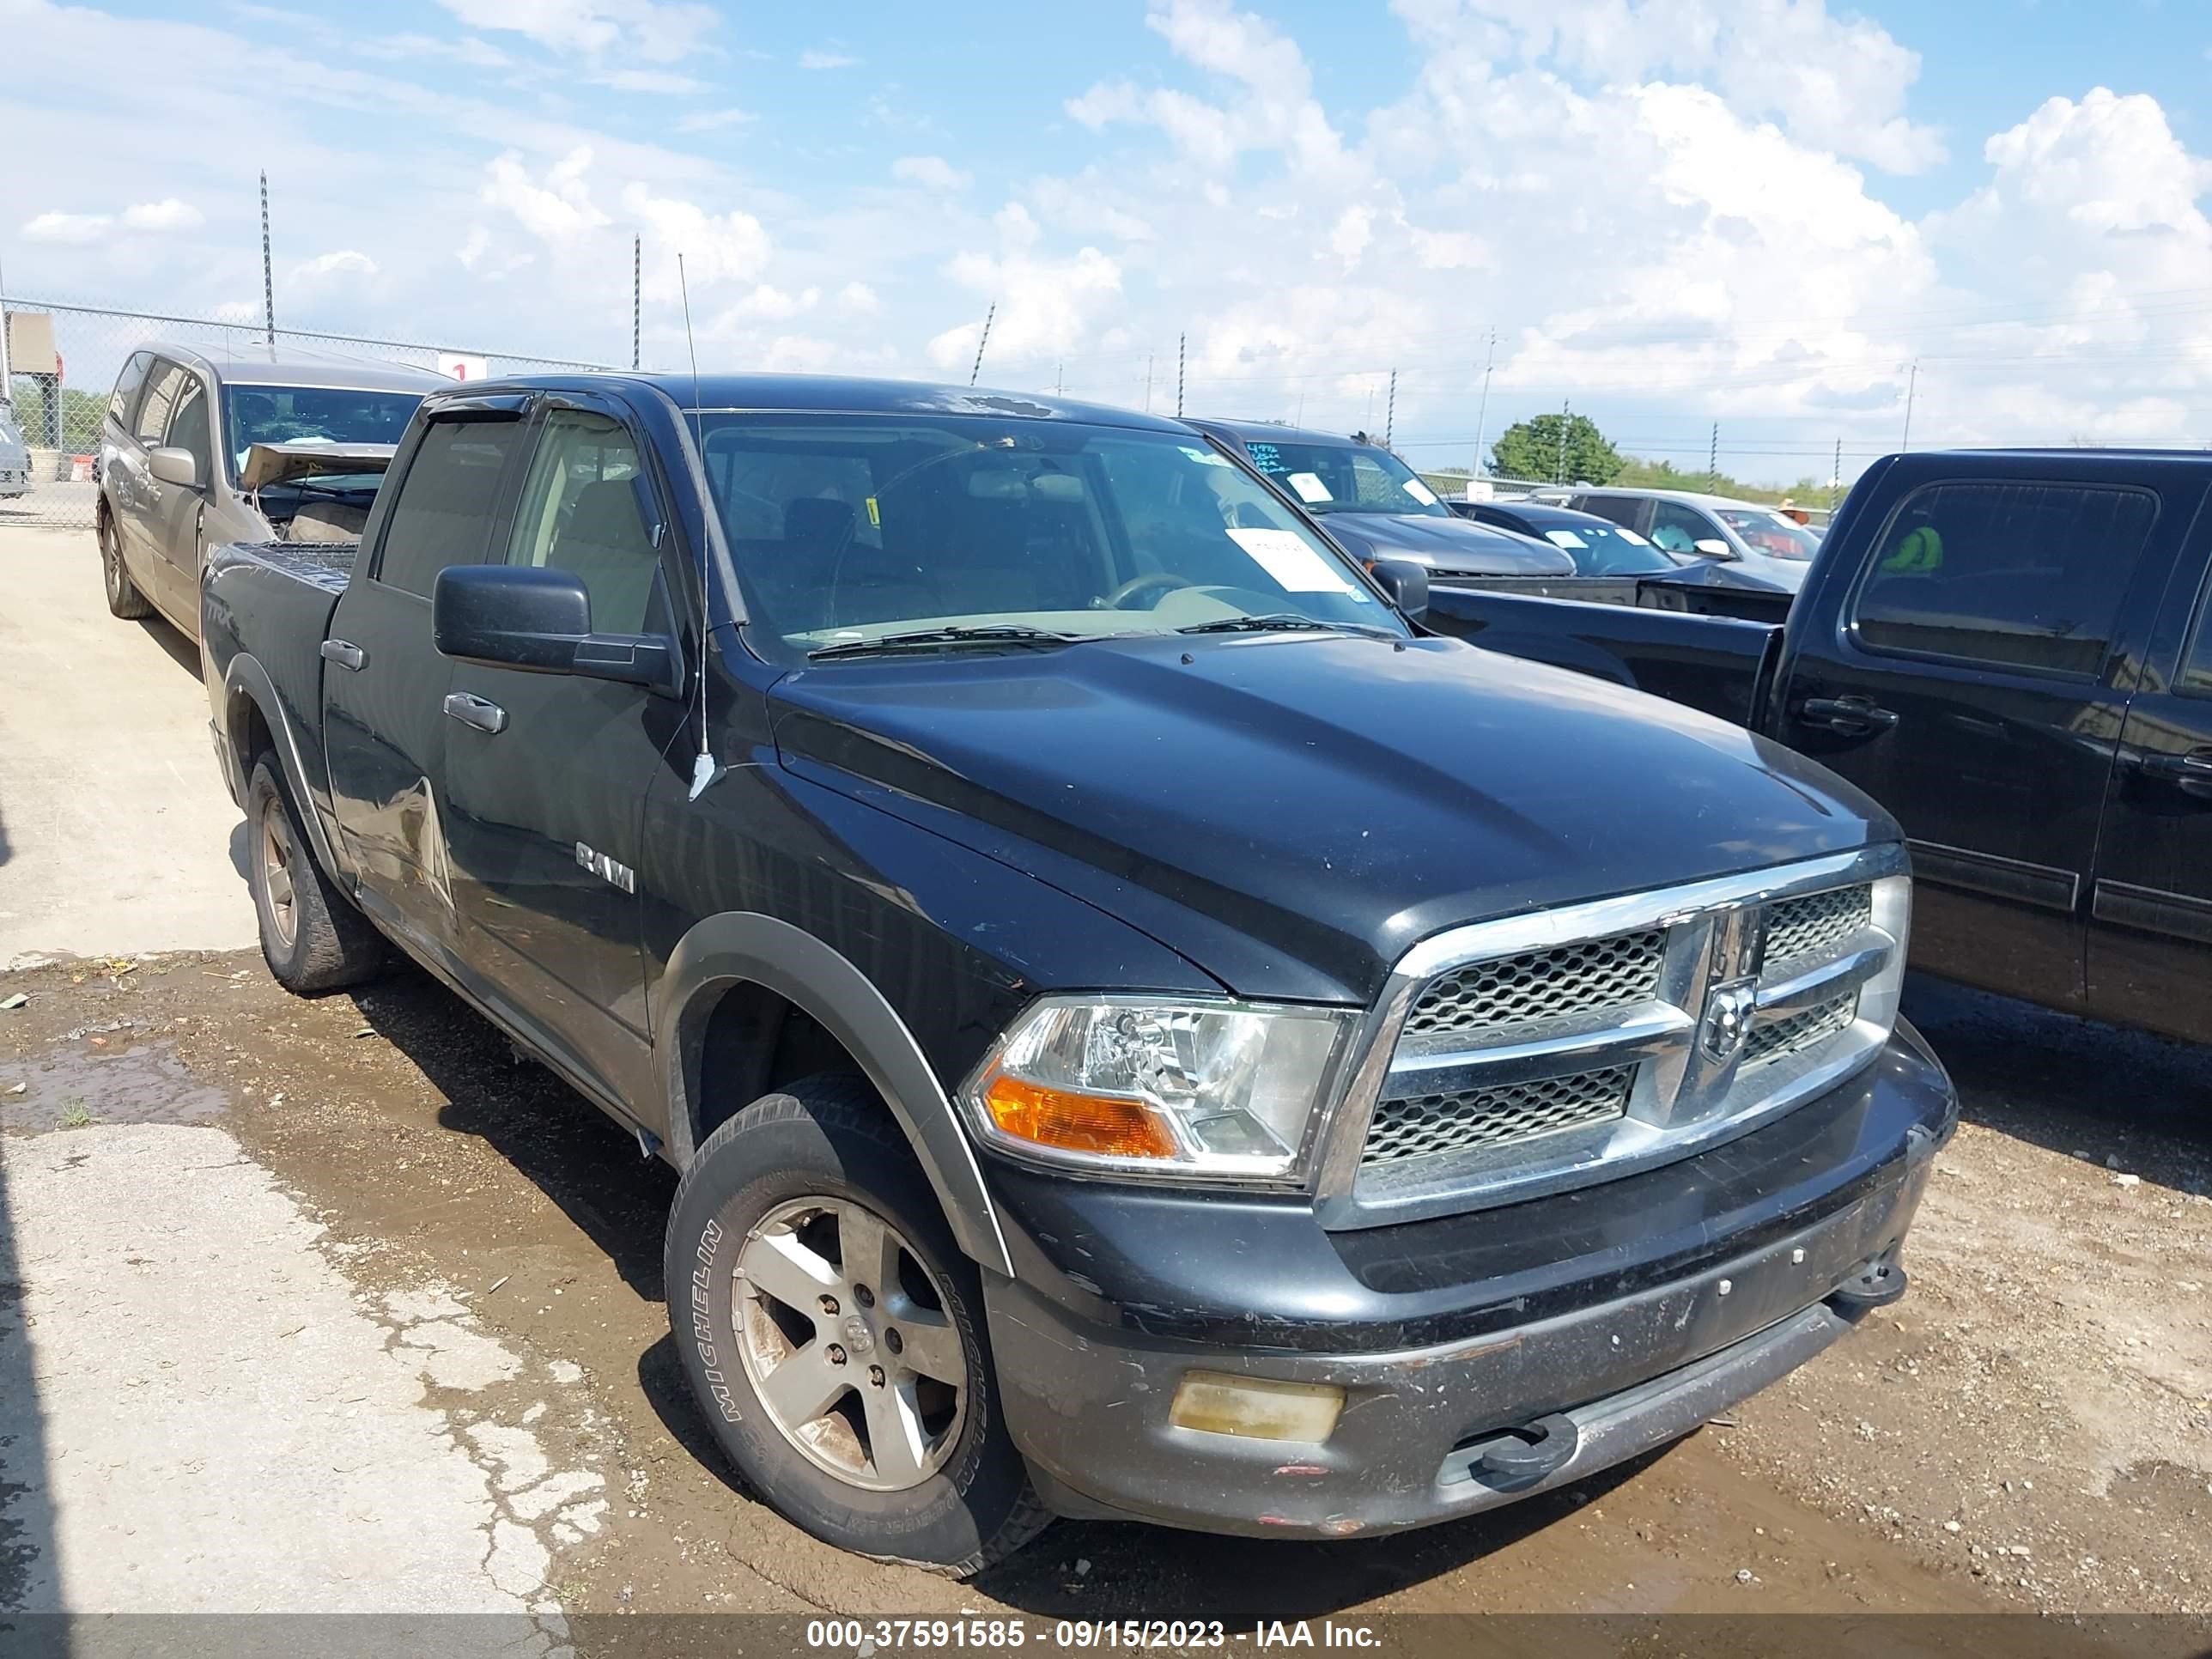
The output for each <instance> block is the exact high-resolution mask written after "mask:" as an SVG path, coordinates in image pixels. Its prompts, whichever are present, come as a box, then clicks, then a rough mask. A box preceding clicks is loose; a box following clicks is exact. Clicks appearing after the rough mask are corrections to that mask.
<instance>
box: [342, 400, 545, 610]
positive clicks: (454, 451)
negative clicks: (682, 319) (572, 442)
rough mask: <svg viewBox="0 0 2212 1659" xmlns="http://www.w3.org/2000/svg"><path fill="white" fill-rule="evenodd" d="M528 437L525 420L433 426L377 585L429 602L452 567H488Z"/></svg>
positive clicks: (382, 555) (391, 523)
mask: <svg viewBox="0 0 2212 1659" xmlns="http://www.w3.org/2000/svg"><path fill="white" fill-rule="evenodd" d="M521 437H522V423H521V422H520V421H514V420H491V421H487V420H461V419H448V420H442V421H435V422H432V423H431V424H430V427H429V428H428V430H427V431H425V432H424V433H423V435H422V445H421V447H418V448H417V449H416V452H415V459H413V460H412V461H410V462H409V463H408V466H407V476H406V477H404V478H402V479H401V480H400V483H399V495H398V498H397V499H396V500H395V501H393V502H392V516H391V518H390V519H389V520H387V521H386V525H385V528H384V540H383V544H382V546H381V550H380V552H379V554H378V556H377V567H376V579H377V580H379V581H381V582H386V583H388V584H389V585H390V586H393V587H398V588H402V589H404V590H405V591H406V592H410V593H419V594H421V595H422V596H423V597H424V598H426V599H427V598H428V597H429V593H430V590H431V588H432V587H434V586H436V584H437V580H438V573H439V572H440V571H441V570H443V569H444V568H446V567H447V565H449V564H480V563H482V562H483V561H484V556H485V554H484V550H485V548H486V547H487V546H488V545H489V542H490V538H491V524H492V517H493V514H494V513H495V511H496V510H497V507H498V504H499V487H500V480H501V478H502V477H505V476H506V472H507V460H508V458H509V457H510V456H512V455H513V453H514V448H515V446H516V444H518V443H519V442H520V441H521Z"/></svg>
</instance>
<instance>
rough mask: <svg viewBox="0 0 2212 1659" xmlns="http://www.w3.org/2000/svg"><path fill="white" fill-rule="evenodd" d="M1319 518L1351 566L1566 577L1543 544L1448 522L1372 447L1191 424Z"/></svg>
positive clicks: (1284, 432) (1289, 431) (1568, 562)
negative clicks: (1393, 562)
mask: <svg viewBox="0 0 2212 1659" xmlns="http://www.w3.org/2000/svg"><path fill="white" fill-rule="evenodd" d="M1187 424H1188V425H1191V426H1194V427H1196V428H1198V429H1199V430H1200V432H1203V433H1205V434H1206V436H1208V437H1209V438H1212V440H1214V441H1215V442H1217V443H1219V444H1223V445H1225V446H1226V447H1229V448H1230V449H1231V450H1233V451H1235V452H1236V453H1237V454H1239V455H1241V456H1243V458H1244V459H1246V460H1248V461H1249V462H1250V463H1251V464H1252V465H1254V466H1255V467H1256V468H1258V469H1259V471H1261V474H1262V475H1264V476H1265V477H1267V481H1268V482H1269V483H1273V485H1274V486H1275V488H1276V489H1279V490H1280V491H1281V492H1282V493H1283V494H1284V495H1287V496H1288V497H1289V498H1290V499H1291V501H1295V502H1297V504H1298V505H1299V506H1300V507H1304V509H1305V510H1306V511H1307V512H1308V513H1311V514H1313V515H1314V516H1315V517H1316V518H1317V519H1319V520H1322V528H1324V529H1325V530H1327V531H1328V533H1329V535H1330V536H1331V537H1333V538H1334V539H1335V540H1336V541H1337V542H1338V543H1339V544H1340V545H1341V546H1342V547H1343V548H1344V550H1345V551H1346V552H1347V553H1349V554H1351V555H1352V556H1353V557H1354V558H1356V559H1358V560H1360V561H1362V562H1364V563H1367V564H1370V565H1371V564H1373V563H1374V562H1375V561H1376V560H1377V559H1410V560H1411V561H1413V562H1414V563H1416V564H1419V565H1425V566H1426V567H1427V568H1428V572H1429V575H1430V577H1431V579H1432V580H1440V581H1447V580H1450V579H1451V578H1452V577H1454V576H1571V575H1573V574H1575V563H1574V560H1573V559H1572V558H1571V557H1569V556H1567V555H1566V554H1565V553H1563V552H1561V551H1560V550H1559V549H1558V548H1556V547H1553V545H1551V544H1549V543H1548V542H1546V541H1544V540H1542V539H1541V538H1533V539H1532V538H1529V537H1527V536H1523V535H1517V534H1516V533H1515V532H1512V531H1510V530H1500V529H1498V528H1496V527H1494V526H1490V525H1481V524H1470V523H1468V521H1467V520H1463V519H1460V518H1457V517H1455V515H1454V514H1453V513H1452V510H1451V508H1449V507H1447V506H1445V505H1444V503H1443V501H1440V500H1438V499H1437V493H1436V491H1434V490H1432V489H1430V488H1429V487H1428V485H1427V484H1425V483H1422V482H1421V477H1420V474H1419V473H1418V472H1416V471H1413V468H1411V467H1410V466H1407V465H1406V464H1405V462H1403V461H1401V460H1400V459H1398V458H1397V457H1396V456H1395V455H1394V454H1392V453H1390V452H1389V450H1388V449H1385V448H1384V447H1383V446H1382V445H1380V444H1373V443H1364V442H1362V441H1359V440H1358V439H1355V438H1340V437H1337V436H1335V435H1334V434H1332V433H1327V432H1310V431H1305V430H1303V429H1301V428H1297V427H1291V426H1276V425H1273V424H1271V423H1269V422H1264V421H1212V420H1207V421H1191V422H1187Z"/></svg>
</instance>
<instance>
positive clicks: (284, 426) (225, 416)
mask: <svg viewBox="0 0 2212 1659" xmlns="http://www.w3.org/2000/svg"><path fill="white" fill-rule="evenodd" d="M421 402H422V393H420V392H348V391H344V390H342V389H341V388H338V387H336V386H225V387H224V388H223V392H222V429H223V431H224V433H225V434H226V435H228V438H229V441H230V470H231V476H232V477H236V476H237V474H238V469H239V468H240V467H242V466H244V465H246V451H247V450H249V449H251V448H252V447H253V446H254V445H255V444H396V443H398V441H399V435H400V434H401V433H402V432H404V431H405V430H406V428H407V422H408V419H409V417H410V416H412V415H413V414H414V413H415V406H416V404H419V403H421Z"/></svg>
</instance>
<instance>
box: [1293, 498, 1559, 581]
mask: <svg viewBox="0 0 2212 1659" xmlns="http://www.w3.org/2000/svg"><path fill="white" fill-rule="evenodd" d="M1322 527H1323V528H1324V529H1326V530H1327V531H1328V533H1329V534H1330V535H1332V536H1334V537H1335V538H1337V540H1339V541H1340V542H1342V543H1343V544H1344V546H1345V550H1346V552H1348V553H1350V554H1352V556H1354V557H1355V558H1359V559H1412V560H1413V561H1414V562H1416V563H1419V564H1425V565H1427V566H1428V567H1429V568H1431V569H1433V570H1452V571H1459V572H1462V573H1465V574H1469V575H1476V576H1571V575H1572V574H1574V572H1575V562H1574V560H1573V559H1572V558H1571V557H1569V556H1567V555H1566V554H1565V553H1564V552H1562V551H1561V550H1559V549H1558V548H1556V547H1553V545H1552V544H1550V543H1549V542H1539V541H1532V540H1531V539H1530V538H1528V537H1526V536H1516V535H1514V534H1513V533H1512V532H1510V531H1504V530H1498V529H1496V528H1494V527H1493V526H1489V525H1480V524H1474V523H1472V522H1470V521H1469V520H1466V519H1432V518H1430V517H1428V516H1426V515H1425V514H1424V513H1348V512H1341V511H1340V512H1335V513H1329V514H1328V516H1327V517H1326V518H1324V519H1323V520H1322Z"/></svg>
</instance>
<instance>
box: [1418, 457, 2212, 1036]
mask: <svg viewBox="0 0 2212 1659" xmlns="http://www.w3.org/2000/svg"><path fill="white" fill-rule="evenodd" d="M2208 492H2212V456H2207V455H2204V454H2202V453H2192V452H2159V451H2126V450H2079V449H2068V450H2055V451H1979V452H1961V453H1919V454H1909V455H1897V456H1891V457H1889V458H1887V459H1884V460H1882V461H1879V462H1877V463H1876V464H1875V465H1874V466H1873V467H1871V468H1869V470H1868V471H1867V473H1866V475H1865V476H1864V477H1863V478H1861V480H1860V481H1859V483H1858V484H1857V487H1856V488H1854V489H1853V490H1852V491H1851V494H1850V498H1849V499H1848V500H1847V501H1845V502H1844V506H1843V509H1842V511H1841V512H1839V513H1838V514H1837V516H1836V521H1835V524H1834V526H1832V528H1831V529H1830V531H1829V532H1828V534H1827V537H1826V539H1825V540H1824V541H1823V543H1822V544H1821V548H1820V553H1819V554H1818V555H1817V556H1815V558H1814V563H1813V568H1811V570H1810V571H1809V572H1808V573H1807V575H1806V579H1805V585H1804V587H1803V589H1802V592H1800V593H1799V594H1798V595H1797V597H1796V601H1795V603H1794V604H1791V605H1788V606H1787V607H1786V609H1785V608H1784V605H1782V604H1781V603H1780V602H1778V601H1770V600H1766V599H1764V598H1763V597H1762V596H1756V595H1734V596H1731V595H1726V594H1721V593H1717V592H1715V593H1711V594H1705V595H1702V596H1700V595H1696V594H1692V593H1690V592H1688V590H1686V589H1683V588H1681V587H1680V586H1674V587H1672V588H1671V589H1667V588H1662V587H1661V586H1658V585H1653V586H1650V588H1648V589H1647V591H1645V592H1643V593H1641V594H1640V595H1639V594H1637V593H1635V592H1615V593H1594V594H1591V595H1589V597H1594V598H1596V599H1600V600H1601V601H1605V602H1606V603H1601V604H1597V605H1589V604H1576V603H1571V602H1562V600H1563V599H1565V598H1566V597H1568V596H1567V595H1566V594H1565V588H1564V587H1562V588H1559V589H1555V590H1553V593H1554V597H1552V598H1531V597H1528V594H1527V590H1526V589H1525V588H1524V589H1523V590H1522V592H1518V593H1506V592H1441V591H1440V592H1437V593H1434V594H1432V595H1431V622H1432V623H1434V624H1435V625H1436V626H1437V628H1439V629H1443V630H1444V631H1448V632H1451V633H1455V634H1458V635H1462V637H1464V638H1467V639H1469V640H1472V641H1475V642H1477V643H1479V644H1480V645H1482V646H1485V647H1488V648H1490V649H1492V650H1498V651H1505V652H1510V653H1515V654H1516V655H1520V656H1524V657H1528V658H1532V659H1535V660H1538V661H1541V662H1546V663H1552V664H1556V665H1562V666H1566V667H1571V668H1577V669H1580V670H1582V671H1584V672H1585V673H1589V674H1593V675H1595V676H1597V677H1599V678H1604V679H1608V680H1612V681H1614V682H1615V683H1617V684H1624V685H1633V686H1637V687H1639V688H1641V689H1642V690H1646V691H1651V692H1656V693H1657V694H1659V695H1661V696H1668V697H1673V698H1675V699H1678V700H1680V701H1681V702H1686V703H1688V704H1690V705H1691V706H1692V707H1693V708H1701V709H1704V710H1705V711H1706V712H1708V713H1711V714H1719V715H1721V716H1723V718H1725V719H1728V720H1734V721H1736V722H1738V723H1739V724H1741V725H1745V726H1749V727H1750V728H1751V729H1752V730H1753V731H1755V732H1763V733H1765V735H1766V736H1768V737H1771V738H1776V739H1777V740H1778V741H1780V742H1783V743H1785V744H1789V745H1790V747H1791V748H1793V749H1796V750H1800V751H1802V752H1803V753H1805V754H1808V755H1810V756H1812V757H1814V758H1815V759H1817V760H1819V761H1820V763H1822V764H1823V765H1825V766H1826V767H1829V768H1830V769H1832V770H1834V771H1835V772H1838V773H1839V774H1841V775H1843V776H1844V777H1846V778H1849V779H1850V781H1852V782H1853V783H1856V784H1857V785H1858V786H1859V787H1860V788H1862V789H1863V790H1865V791H1866V792H1867V793H1869V795H1871V796H1873V797H1874V798H1875V799H1876V800H1878V801H1880V802H1881V804H1882V805H1884V806H1886V807H1887V808H1888V809H1889V810H1890V811H1892V812H1893V813H1895V814H1896V815H1897V817H1898V818H1899V820H1900V821H1901V822H1902V823H1903V825H1904V827H1905V834H1906V836H1908V837H1909V838H1910V840H1909V842H1908V844H1909V846H1910V847H1911V853H1912V866H1913V873H1914V875H1915V877H1916V878H1917V882H1918V888H1917V894H1918V898H1919V904H1918V908H1917V914H1916V915H1915V916H1914V919H1913V928H1912V960H1913V964H1914V966H1916V967H1919V968H1924V969H1928V970H1929V971H1930V972H1932V973H1935V974H1937V975H1942V977H1944V978H1947V979H1954V980H1957V981H1961V982H1963V983H1966V984H1971V985H1978V986H1981V987H1984V988H1986V989H1989V990H1993V991H1998V992H2002V993H2004V994H2008V995H2012V996H2017V997H2021V998H2024V999H2027V1000H2030V1001H2033V1002H2039V1003H2042V1004H2044V1005H2045V1006H2050V1007H2053V1008H2059V1009H2063V1010H2067V1011H2069V1012H2075V1013H2084V1014H2089V1015H2093V1016H2094V1017H2096V1018H2100V1019H2108V1020H2112V1021H2116V1022H2118V1023H2120V1024H2130V1025H2136V1026H2141V1027H2144V1028H2146V1029H2148V1030H2155V1031H2161V1032H2164V1033H2166V1035H2168V1036H2178V1037H2183V1038H2186V1039H2190V1040H2191V1041H2194V1042H2212V972H2208V971H2207V969H2208V968H2212V623H2209V622H2208V621H2207V620H2206V617H2207V608H2208V593H2212V572H2208V569H2207V561H2208V554H2212V494H2208ZM1499 586H1504V585H1503V584H1500V585H1499ZM1623 586H1629V587H1632V586H1634V585H1633V584H1626V585H1623ZM1572 597H1575V598H1580V597H1584V596H1583V595H1579V594H1577V595H1574V596H1572ZM1624 602H1625V603H1626V606H1628V607H1631V608H1620V607H1621V606H1622V605H1623V603H1624ZM1654 605H1656V606H1657V607H1658V608H1653V607H1654ZM1762 605H1771V609H1769V610H1765V611H1762V610H1761V609H1760V607H1761V606H1762ZM1723 609H1725V610H1732V611H1734V613H1735V614H1734V615H1733V616H1732V617H1723V616H1715V615H1703V616H1700V615H1686V614H1682V612H1683V611H1686V610H1705V611H1711V610H1723ZM1763 616H1764V617H1775V618H1777V620H1771V621H1761V620H1757V618H1759V617H1763ZM1781 617H1786V621H1784V620H1780V619H1779V618H1781Z"/></svg>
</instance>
